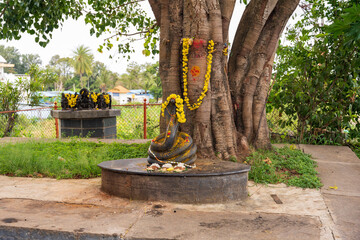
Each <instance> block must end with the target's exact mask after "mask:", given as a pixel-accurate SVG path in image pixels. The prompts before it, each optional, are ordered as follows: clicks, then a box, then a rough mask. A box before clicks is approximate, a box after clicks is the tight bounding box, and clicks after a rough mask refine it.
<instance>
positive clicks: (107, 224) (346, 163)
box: [0, 145, 360, 240]
mask: <svg viewBox="0 0 360 240" xmlns="http://www.w3.org/2000/svg"><path fill="white" fill-rule="evenodd" d="M300 148H301V149H303V150H304V151H305V152H307V153H310V154H312V155H313V156H314V157H315V159H316V160H317V162H318V163H319V167H318V171H319V173H320V177H321V178H322V180H323V183H324V187H323V188H322V189H321V190H320V191H319V190H314V189H300V188H295V187H286V186H285V185H284V184H278V185H268V186H264V185H260V184H258V185H255V184H254V183H253V182H249V184H248V188H249V198H248V199H247V200H246V201H243V202H235V203H230V204H204V205H191V204H175V203H168V202H141V201H131V200H126V199H121V198H117V197H112V196H109V195H106V194H104V193H102V192H101V191H100V190H99V188H100V181H101V180H100V179H99V178H97V179H88V180H55V179H31V178H11V177H5V176H0V239H45V238H46V239H99V238H101V239H321V240H327V239H345V240H347V239H351V240H352V239H354V240H355V239H360V237H359V236H360V233H359V229H360V209H359V208H360V207H359V206H360V191H359V190H360V189H359V188H360V184H359V181H360V180H359V176H360V160H359V159H358V158H356V156H355V155H354V154H353V153H352V152H351V150H350V149H348V148H346V147H332V146H330V147H329V146H309V145H301V146H300ZM335 185H336V186H337V187H338V188H337V189H336V190H335V189H330V188H329V187H330V186H331V187H334V186H335ZM272 194H276V195H277V196H278V197H279V198H280V200H281V201H282V204H277V203H276V202H275V201H274V199H273V198H272V197H271V195H272Z"/></svg>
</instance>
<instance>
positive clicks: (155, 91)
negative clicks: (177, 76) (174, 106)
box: [146, 62, 162, 102]
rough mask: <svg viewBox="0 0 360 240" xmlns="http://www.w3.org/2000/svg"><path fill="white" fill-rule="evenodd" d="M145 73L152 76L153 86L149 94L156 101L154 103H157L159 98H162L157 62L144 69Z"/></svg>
mask: <svg viewBox="0 0 360 240" xmlns="http://www.w3.org/2000/svg"><path fill="white" fill-rule="evenodd" d="M146 72H148V73H149V74H150V75H151V76H152V81H153V83H154V84H153V85H152V87H151V88H150V93H151V94H152V95H153V96H154V98H155V99H156V102H159V98H161V97H162V86H161V79H160V74H159V62H157V63H155V64H150V65H148V67H147V68H146Z"/></svg>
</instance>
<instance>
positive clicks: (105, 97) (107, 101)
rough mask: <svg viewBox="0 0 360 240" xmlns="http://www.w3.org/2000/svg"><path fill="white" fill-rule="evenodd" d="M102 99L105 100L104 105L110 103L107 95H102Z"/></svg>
mask: <svg viewBox="0 0 360 240" xmlns="http://www.w3.org/2000/svg"><path fill="white" fill-rule="evenodd" d="M104 99H105V103H106V104H109V103H110V97H109V95H108V94H105V95H104Z"/></svg>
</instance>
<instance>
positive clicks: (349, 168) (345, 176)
mask: <svg viewBox="0 0 360 240" xmlns="http://www.w3.org/2000/svg"><path fill="white" fill-rule="evenodd" d="M300 149H302V150H303V151H304V152H305V153H308V154H311V155H312V156H313V158H314V159H315V161H316V162H317V163H318V167H317V171H318V172H319V176H320V178H321V181H322V183H323V184H324V186H323V187H322V188H321V193H322V195H323V198H324V201H325V204H326V206H327V207H328V208H329V212H330V214H331V217H332V218H333V220H334V223H335V226H336V228H337V230H338V231H337V232H338V234H339V235H340V237H341V238H342V239H344V240H359V239H360V159H359V158H358V157H357V156H356V154H355V153H353V152H352V151H351V149H350V148H348V147H346V146H313V145H303V144H301V145H300ZM335 186H336V187H337V189H333V188H330V187H335Z"/></svg>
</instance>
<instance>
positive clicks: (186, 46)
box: [182, 38, 215, 110]
mask: <svg viewBox="0 0 360 240" xmlns="http://www.w3.org/2000/svg"><path fill="white" fill-rule="evenodd" d="M182 43H183V49H182V53H183V80H184V94H183V95H184V100H185V103H186V106H187V107H188V108H189V109H190V110H195V109H197V108H199V107H200V106H201V104H202V100H203V99H204V97H205V96H206V92H207V91H208V87H209V82H210V75H211V63H212V57H213V56H212V53H213V52H214V51H215V50H214V45H215V44H214V41H213V40H210V41H209V45H208V47H207V48H208V55H207V58H206V65H207V67H206V74H205V81H204V87H203V91H202V92H201V95H200V97H199V98H198V99H197V100H196V102H195V103H193V104H190V100H189V98H188V89H187V85H188V78H187V73H188V72H189V67H188V61H189V59H188V54H189V47H190V45H192V43H193V40H192V39H191V38H183V39H182Z"/></svg>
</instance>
